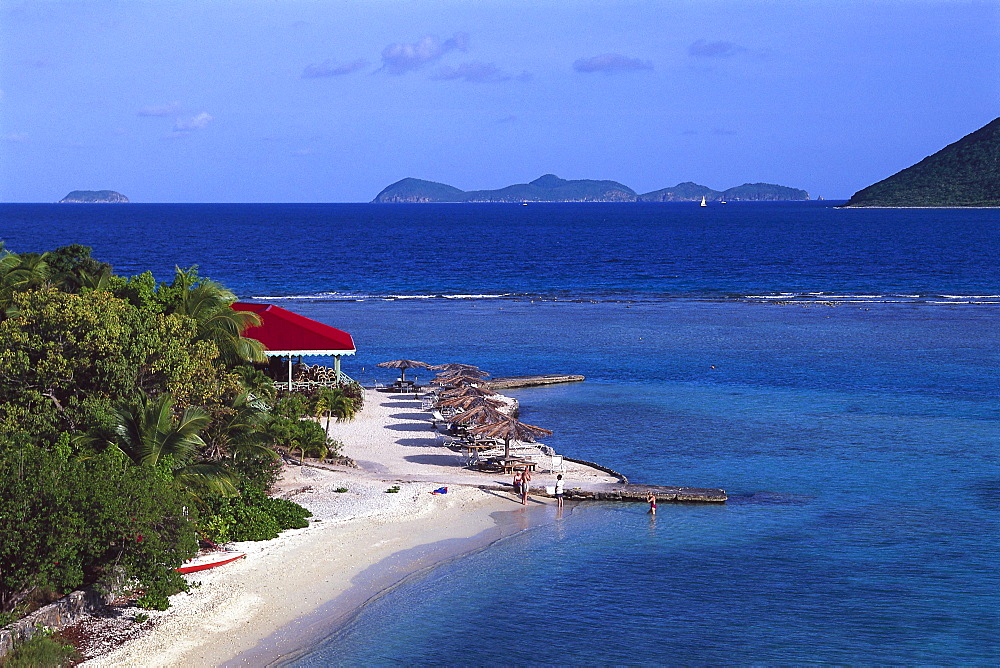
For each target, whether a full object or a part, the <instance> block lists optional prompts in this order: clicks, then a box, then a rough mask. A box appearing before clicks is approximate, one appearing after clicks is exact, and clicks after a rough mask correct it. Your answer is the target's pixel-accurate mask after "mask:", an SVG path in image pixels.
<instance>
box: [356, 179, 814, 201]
mask: <svg viewBox="0 0 1000 668" xmlns="http://www.w3.org/2000/svg"><path fill="white" fill-rule="evenodd" d="M702 197H705V199H707V200H709V201H715V200H721V199H726V200H733V201H772V202H773V201H779V200H804V199H809V193H807V192H806V191H805V190H799V189H798V188H786V187H785V186H776V185H772V184H770V183H745V184H743V185H742V186H736V187H735V188H730V189H729V190H726V191H719V190H712V189H711V188H708V187H706V186H700V185H698V184H697V183H692V182H690V181H686V182H684V183H679V184H677V185H676V186H674V187H673V188H663V189H662V190H656V191H653V192H651V193H646V194H645V195H637V194H636V192H635V191H634V190H632V189H631V188H629V187H628V186H626V185H622V184H621V183H618V182H617V181H595V180H591V179H577V180H572V181H569V180H566V179H561V178H559V177H558V176H556V175H555V174H546V175H545V176H540V177H538V178H537V179H535V180H534V181H532V182H530V183H518V184H515V185H512V186H507V187H505V188H499V189H497V190H470V191H464V190H459V189H458V188H454V187H452V186H449V185H446V184H444V183H435V182H434V181H423V180H421V179H411V178H407V179H403V180H402V181H397V182H396V183H393V184H392V185H390V186H387V187H386V188H385V189H384V190H382V192H380V193H379V194H378V195H377V196H376V197H375V199H374V200H372V201H373V202H376V203H407V202H410V203H418V202H512V203H516V202H636V201H638V202H695V201H700V200H701V198H702Z"/></svg>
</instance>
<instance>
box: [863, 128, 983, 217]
mask: <svg viewBox="0 0 1000 668" xmlns="http://www.w3.org/2000/svg"><path fill="white" fill-rule="evenodd" d="M844 206H846V207H911V206H913V207H916V206H921V207H923V206H942V207H947V206H1000V118H997V119H994V120H993V121H992V122H990V123H988V124H987V125H985V126H983V127H982V128H980V129H978V130H976V131H975V132H973V133H971V134H968V135H966V136H965V137H962V138H961V139H959V140H958V141H957V142H955V143H954V144H949V145H948V146H946V147H944V148H943V149H941V150H940V151H938V152H937V153H935V154H933V155H930V156H928V157H926V158H924V159H923V160H921V161H920V162H918V163H917V164H915V165H912V166H910V167H907V168H906V169H904V170H902V171H901V172H898V173H896V174H893V175H892V176H890V177H889V178H887V179H883V180H882V181H879V182H878V183H875V184H873V185H870V186H868V187H867V188H864V189H862V190H859V191H858V192H856V193H854V196H853V197H851V199H850V200H849V201H848V202H847V204H845V205H844Z"/></svg>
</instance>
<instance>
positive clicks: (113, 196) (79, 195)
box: [59, 190, 128, 204]
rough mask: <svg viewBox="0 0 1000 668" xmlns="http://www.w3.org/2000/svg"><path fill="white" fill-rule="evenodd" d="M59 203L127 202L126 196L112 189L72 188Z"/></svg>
mask: <svg viewBox="0 0 1000 668" xmlns="http://www.w3.org/2000/svg"><path fill="white" fill-rule="evenodd" d="M59 203H60V204H127V203H128V197H125V195H122V194H121V193H119V192H115V191H114V190H74V191H73V192H71V193H70V194H68V195H66V196H65V197H63V198H62V199H61V200H59Z"/></svg>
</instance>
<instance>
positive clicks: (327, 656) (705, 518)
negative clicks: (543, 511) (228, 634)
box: [292, 301, 1000, 666]
mask: <svg viewBox="0 0 1000 668" xmlns="http://www.w3.org/2000/svg"><path fill="white" fill-rule="evenodd" d="M294 307H295V308H296V309H297V310H302V311H303V312H306V313H309V314H310V315H312V316H314V317H317V318H319V319H326V320H328V321H335V322H338V323H339V324H340V325H341V326H345V327H347V326H348V325H349V327H347V328H348V329H351V328H353V329H352V331H358V332H365V333H366V334H365V336H366V338H367V341H366V345H365V348H366V352H365V353H364V354H362V353H359V357H358V359H357V360H355V363H356V364H357V365H359V366H361V365H365V368H366V370H365V372H364V373H368V372H369V371H370V368H369V367H368V366H367V365H368V364H369V363H370V362H369V360H372V361H374V360H376V359H382V358H388V357H396V356H401V355H404V353H405V356H407V357H415V358H417V359H427V360H431V361H444V360H449V359H460V360H462V361H472V362H475V363H478V364H481V365H483V366H484V367H486V368H489V369H496V370H497V373H498V374H503V373H515V372H517V371H520V370H524V371H526V372H546V371H560V372H582V373H585V374H588V380H587V381H586V382H585V383H581V384H571V385H563V386H558V387H550V388H539V389H525V390H520V391H515V392H512V394H514V395H515V396H517V397H518V398H519V400H520V402H521V406H522V419H524V420H525V421H527V422H530V423H532V424H539V425H543V426H546V427H549V428H552V429H553V430H554V431H555V432H556V433H555V435H553V437H551V438H550V439H548V440H547V443H548V444H550V445H552V446H554V447H555V448H556V449H557V450H559V451H560V452H564V453H566V454H568V455H571V456H575V457H582V458H584V459H590V460H595V461H599V462H601V463H604V464H606V465H609V466H611V467H613V468H615V469H617V470H620V471H622V472H624V473H626V474H627V475H628V476H629V477H630V478H632V479H633V480H634V481H637V482H649V483H660V484H679V485H691V486H709V487H724V488H726V489H727V490H728V491H729V493H730V495H731V497H732V498H731V501H730V502H729V503H728V504H727V505H726V506H725V507H721V508H720V507H707V506H672V505H669V504H661V508H660V511H659V515H658V516H657V517H656V518H655V520H651V519H650V518H649V517H648V516H647V515H645V514H644V512H643V511H644V510H645V507H644V506H641V505H631V506H630V505H613V504H598V505H589V506H582V507H579V508H577V509H576V510H575V511H574V512H573V513H572V514H570V515H569V516H568V517H566V518H564V519H563V520H562V521H560V522H558V523H556V525H554V526H552V527H543V528H540V529H536V530H533V531H531V532H528V533H526V534H523V535H519V536H517V537H515V538H512V539H509V540H508V541H506V542H505V543H503V544H501V545H499V546H497V547H494V548H492V549H491V550H489V551H488V552H487V553H484V554H482V555H474V556H472V557H469V558H468V559H466V560H460V561H459V562H456V563H454V564H451V565H449V566H447V567H446V568H443V569H442V570H441V572H438V573H435V574H433V575H431V576H429V577H427V578H424V579H421V580H419V581H417V582H413V583H411V584H409V585H408V586H405V587H402V588H401V589H399V590H397V591H394V592H392V593H391V594H390V595H388V596H386V597H385V598H384V599H381V600H379V601H378V602H377V603H375V604H373V605H371V606H369V607H368V608H366V609H365V610H364V611H363V612H362V613H361V615H360V616H359V617H358V618H357V619H356V620H355V621H354V622H353V623H352V624H350V625H349V626H347V627H346V628H344V629H341V630H339V631H337V633H336V634H335V635H334V636H333V637H332V638H331V639H330V640H329V641H328V642H327V643H325V644H322V645H320V646H319V647H318V648H316V650H315V652H314V653H313V654H311V655H307V656H305V657H301V658H298V659H296V660H295V661H294V662H293V664H292V665H310V666H311V665H323V664H326V663H334V664H338V665H356V664H359V663H363V664H376V665H380V664H395V663H418V664H433V663H487V664H505V663H514V664H522V663H535V662H538V663H552V664H559V663H571V664H577V663H583V664H587V663H590V664H607V663H629V664H631V663H637V664H662V663H695V664H701V663H723V662H726V663H799V662H839V663H879V662H889V663H892V662H895V663H962V662H989V661H990V659H992V658H995V657H997V656H1000V645H998V641H997V637H998V636H997V633H996V632H997V631H998V630H1000V618H998V613H997V604H998V603H1000V576H998V569H997V566H996V559H995V555H993V554H992V552H991V551H990V550H989V548H988V547H987V546H988V545H989V544H991V543H992V542H993V541H994V538H992V537H994V536H996V535H998V533H1000V526H998V524H1000V523H998V515H997V510H998V508H1000V504H998V503H997V500H996V499H997V498H998V497H997V494H998V493H1000V462H998V459H1000V458H998V456H997V454H996V447H995V444H996V443H997V442H998V441H1000V419H998V418H1000V411H998V409H997V405H996V401H995V398H996V392H995V390H994V389H993V387H992V384H993V382H994V381H995V378H996V375H995V371H994V370H995V369H996V367H997V350H998V349H1000V346H998V344H1000V340H998V339H1000V335H998V333H997V331H996V327H995V322H996V317H997V307H995V306H964V307H955V306H948V307H943V306H935V305H929V304H921V305H898V304H878V305H876V306H870V307H861V308H859V307H857V306H848V305H842V306H838V307H825V306H824V307H810V308H804V307H802V306H778V305H765V304H754V303H746V302H732V301H730V302H721V303H720V302H671V303H668V304H647V305H642V306H640V307H638V308H637V307H636V306H635V305H633V306H632V307H631V308H630V309H627V310H626V309H624V307H623V305H621V304H607V303H603V304H589V303H587V304H581V303H572V304H542V305H539V304H531V303H530V302H529V303H518V304H509V303H508V304H504V305H503V306H502V308H503V309H504V313H503V314H502V315H501V314H500V313H499V309H500V308H501V307H500V306H498V305H497V304H493V303H490V304H484V303H482V302H479V303H474V304H472V303H470V304H443V305H426V304H412V303H406V302H365V303H353V304H316V303H296V304H295V305H294ZM486 309H492V310H493V311H495V313H493V314H492V315H490V316H488V317H487V320H488V321H490V322H495V323H499V324H497V325H496V326H495V327H493V328H491V329H490V330H488V331H485V332H484V331H483V326H482V323H483V321H484V311H485V310H486ZM866 309H869V310H866ZM379 323H381V326H379ZM404 330H405V331H404ZM406 332H410V333H411V334H410V335H409V336H407V335H406ZM435 332H436V333H437V334H436V335H435ZM640 336H641V337H642V341H641V342H640V341H639V337H640ZM501 339H503V340H506V342H507V344H506V345H501ZM401 340H406V341H408V342H407V343H406V344H404V345H400V344H399V341H401ZM463 341H471V343H469V344H463ZM588 343H590V344H592V345H589V346H588V345H587V344H588ZM359 347H360V343H359ZM713 365H714V366H715V368H714V369H712V366H713ZM364 373H363V374H362V377H363V376H364ZM569 485H570V486H572V481H569ZM984 548H985V549H984ZM470 620H473V621H470ZM456 657H462V660H456Z"/></svg>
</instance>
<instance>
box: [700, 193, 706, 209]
mask: <svg viewBox="0 0 1000 668" xmlns="http://www.w3.org/2000/svg"><path fill="white" fill-rule="evenodd" d="M699 206H708V205H707V204H705V196H704V195H702V196H701V204H700V205H699Z"/></svg>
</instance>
